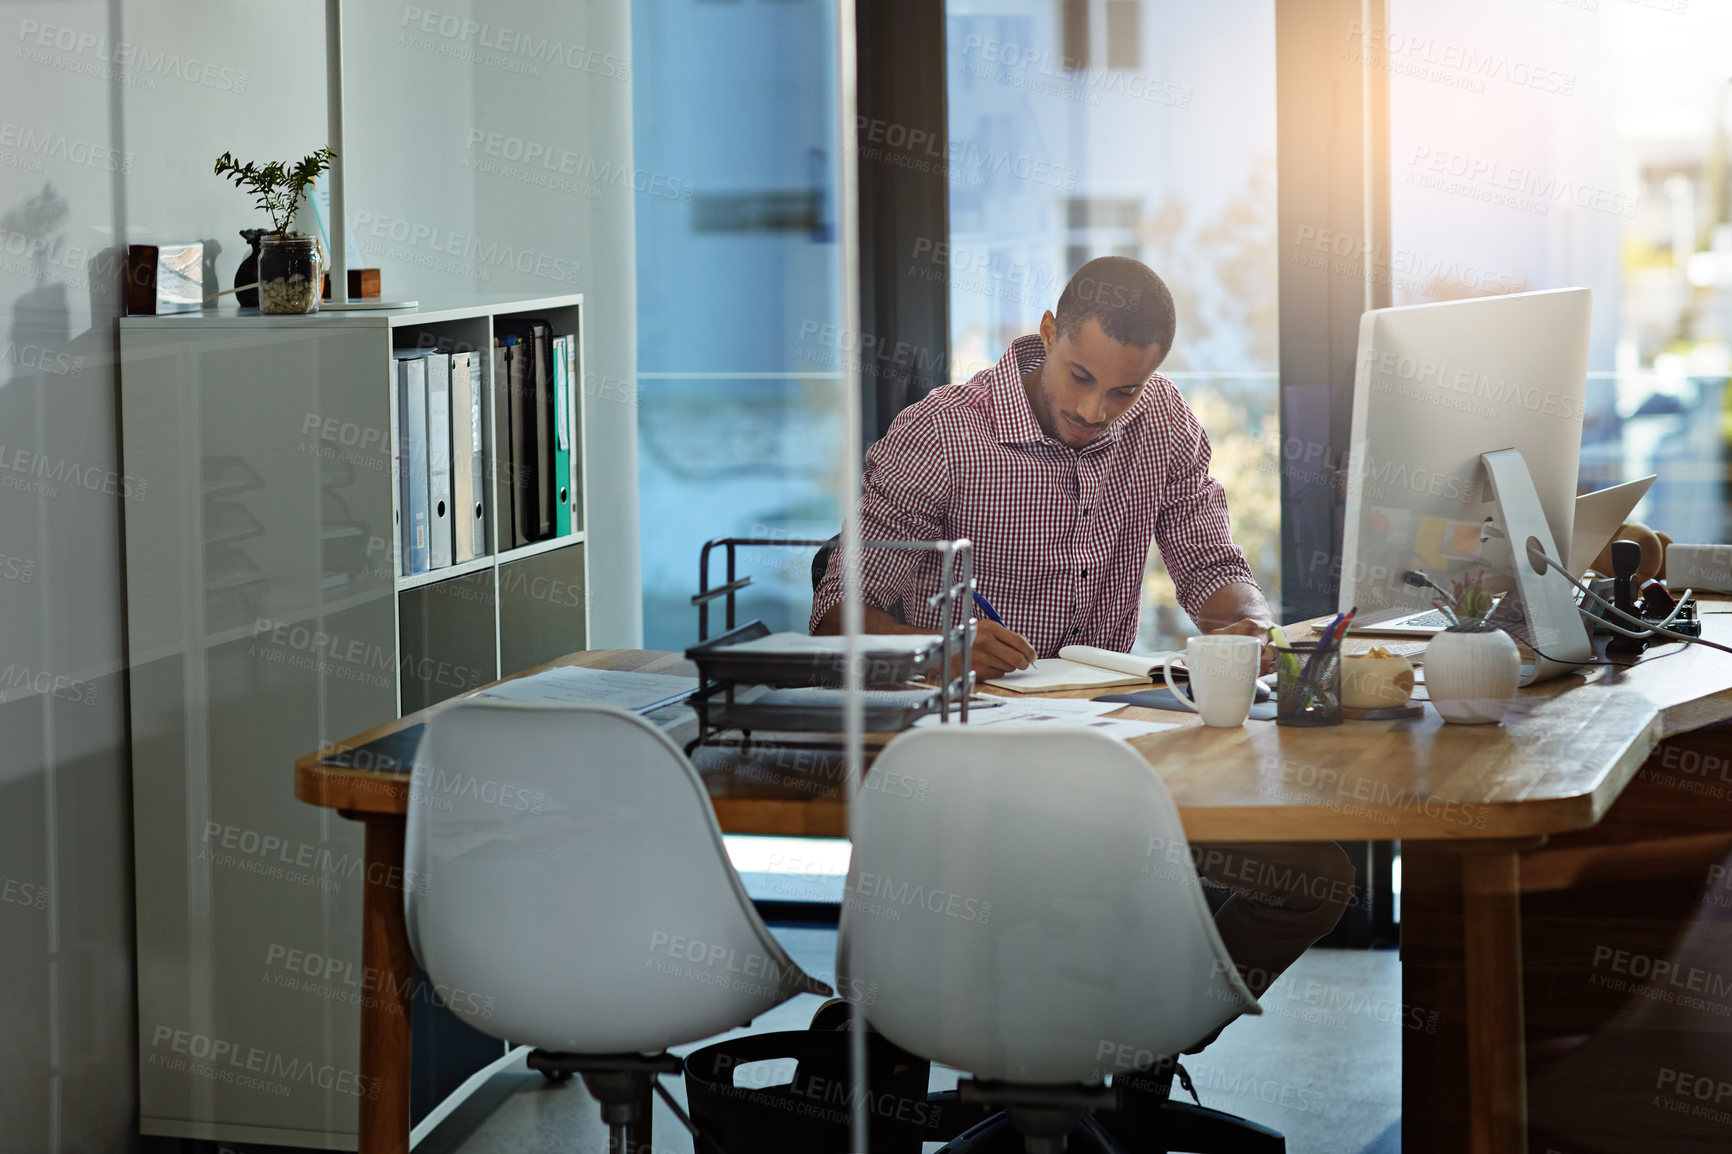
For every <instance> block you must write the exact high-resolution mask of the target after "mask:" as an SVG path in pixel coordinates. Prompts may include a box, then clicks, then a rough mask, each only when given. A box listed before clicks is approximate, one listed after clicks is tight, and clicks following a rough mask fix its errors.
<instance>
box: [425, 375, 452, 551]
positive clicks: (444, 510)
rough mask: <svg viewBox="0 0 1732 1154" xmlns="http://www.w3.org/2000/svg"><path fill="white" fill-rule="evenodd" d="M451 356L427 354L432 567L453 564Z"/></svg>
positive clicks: (429, 529) (428, 467)
mask: <svg viewBox="0 0 1732 1154" xmlns="http://www.w3.org/2000/svg"><path fill="white" fill-rule="evenodd" d="M451 461H452V453H451V355H450V354H449V353H431V354H429V355H428V357H427V519H428V530H427V536H428V558H427V567H428V568H429V569H444V568H447V567H449V566H450V564H451V544H452V542H451V523H452V520H453V518H452V516H451Z"/></svg>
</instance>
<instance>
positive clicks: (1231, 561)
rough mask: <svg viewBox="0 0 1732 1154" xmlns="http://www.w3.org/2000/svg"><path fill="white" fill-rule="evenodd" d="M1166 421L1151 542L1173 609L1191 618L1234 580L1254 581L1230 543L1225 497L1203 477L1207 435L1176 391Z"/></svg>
mask: <svg viewBox="0 0 1732 1154" xmlns="http://www.w3.org/2000/svg"><path fill="white" fill-rule="evenodd" d="M1168 387H1169V388H1171V386H1168ZM1168 421H1169V423H1168V427H1169V428H1170V429H1172V430H1173V434H1172V436H1173V439H1172V452H1171V454H1170V455H1169V457H1168V467H1167V478H1166V486H1165V488H1164V489H1163V490H1162V492H1161V508H1160V512H1159V513H1157V514H1156V517H1155V543H1156V544H1157V545H1158V546H1159V547H1160V550H1161V560H1162V561H1163V562H1165V563H1166V566H1167V573H1168V575H1169V576H1171V577H1172V579H1173V590H1174V592H1175V594H1176V595H1177V597H1178V601H1179V607H1180V608H1182V609H1183V610H1184V611H1185V612H1186V613H1188V614H1190V615H1191V617H1192V618H1193V619H1194V618H1195V617H1196V616H1197V615H1198V614H1199V613H1201V612H1202V608H1203V602H1205V601H1207V600H1208V599H1209V597H1210V596H1211V595H1212V594H1214V593H1216V592H1217V591H1219V590H1221V589H1224V588H1225V587H1227V586H1228V585H1231V584H1233V583H1234V582H1235V581H1243V582H1246V583H1247V584H1251V585H1255V584H1256V583H1257V578H1256V576H1255V575H1254V574H1252V572H1251V567H1250V565H1248V564H1246V562H1245V554H1244V551H1243V550H1241V549H1240V548H1239V547H1238V546H1237V545H1235V544H1234V543H1233V534H1232V531H1231V529H1230V528H1229V526H1228V522H1227V495H1226V493H1225V492H1224V491H1223V490H1222V489H1221V483H1220V482H1219V481H1217V480H1215V478H1213V477H1211V476H1210V475H1209V458H1210V456H1211V450H1210V448H1209V438H1208V435H1207V434H1206V433H1204V432H1203V426H1202V424H1201V423H1200V422H1199V421H1198V420H1197V417H1196V414H1194V413H1192V412H1191V407H1190V406H1189V405H1187V404H1186V403H1185V401H1184V398H1183V397H1180V396H1179V395H1178V392H1177V390H1174V391H1173V392H1172V393H1171V404H1170V406H1169V412H1168Z"/></svg>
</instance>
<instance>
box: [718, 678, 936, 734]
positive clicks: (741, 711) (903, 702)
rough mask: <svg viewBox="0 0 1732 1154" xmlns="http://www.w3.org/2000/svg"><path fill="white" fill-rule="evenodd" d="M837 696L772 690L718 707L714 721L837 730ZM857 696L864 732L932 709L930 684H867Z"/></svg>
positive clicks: (894, 727) (896, 727) (890, 729)
mask: <svg viewBox="0 0 1732 1154" xmlns="http://www.w3.org/2000/svg"><path fill="white" fill-rule="evenodd" d="M842 697H843V691H842V690H840V689H828V688H826V689H811V690H807V691H805V692H801V691H800V690H793V689H781V690H776V689H772V690H769V691H768V692H766V693H764V694H762V695H760V696H758V697H755V698H754V699H752V700H751V701H735V702H734V703H733V704H731V705H724V706H722V708H721V712H720V713H719V714H718V715H717V716H716V718H715V724H716V725H717V726H718V727H720V728H722V729H746V730H758V731H760V732H764V731H777V732H783V733H841V732H842ZM861 697H862V699H863V700H862V705H863V708H864V712H865V719H866V720H865V726H866V732H867V733H900V732H901V731H902V730H904V729H907V728H908V727H909V726H911V725H913V724H914V723H915V722H916V721H918V720H920V719H921V718H922V717H924V716H926V715H927V714H928V713H931V712H932V711H933V710H934V709H936V708H938V688H937V687H936V686H931V687H927V686H921V687H919V688H915V689H868V690H866V691H864V692H863V693H862V694H861ZM778 699H780V700H778Z"/></svg>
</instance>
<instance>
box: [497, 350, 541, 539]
mask: <svg viewBox="0 0 1732 1154" xmlns="http://www.w3.org/2000/svg"><path fill="white" fill-rule="evenodd" d="M512 339H513V338H509V337H508V338H507V340H508V341H509V340H512ZM532 360H533V355H532V354H531V352H530V349H529V346H528V345H527V344H525V343H524V342H523V341H522V340H517V343H515V344H507V345H506V347H505V365H506V378H507V380H506V396H507V398H508V402H509V405H510V409H511V460H510V461H509V462H507V468H509V469H510V470H511V543H512V544H513V545H527V544H529V543H530V542H531V541H539V540H540V539H541V538H540V537H539V536H537V535H536V527H537V525H538V524H539V520H538V513H539V511H538V510H537V508H536V504H535V497H536V494H537V493H538V492H539V491H540V485H539V483H538V482H539V478H538V477H537V476H536V475H535V436H536V430H535V427H536V420H535V393H534V389H535V385H534V374H533V372H532V370H531V362H532Z"/></svg>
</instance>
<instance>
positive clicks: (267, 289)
mask: <svg viewBox="0 0 1732 1154" xmlns="http://www.w3.org/2000/svg"><path fill="white" fill-rule="evenodd" d="M336 155H337V154H336V153H335V152H333V151H331V150H330V149H329V148H321V149H319V150H318V151H317V152H314V153H312V154H311V155H310V156H304V157H302V158H301V159H300V160H298V161H296V162H294V163H292V164H285V163H283V162H282V161H278V160H273V161H271V162H270V163H269V164H264V165H260V164H255V163H254V162H252V161H247V162H246V163H244V164H243V163H242V162H241V161H239V160H236V159H235V157H234V155H233V154H232V153H228V152H225V153H223V154H222V155H221V156H219V157H217V162H216V174H217V175H218V176H226V177H228V178H229V180H231V181H233V182H234V185H235V187H236V188H239V189H243V190H245V191H248V192H251V193H252V194H253V197H254V201H253V203H254V204H255V205H256V206H257V207H258V208H260V209H262V210H263V211H264V213H265V215H266V216H268V217H270V219H271V231H270V232H268V233H266V234H265V235H264V236H263V237H262V238H261V240H260V243H259V311H260V312H264V313H310V312H316V311H318V308H319V296H320V293H321V290H322V289H323V286H324V259H323V256H322V254H321V253H320V251H319V242H318V238H317V237H313V236H309V235H307V234H306V233H298V232H290V231H289V229H290V227H291V225H292V223H293V221H294V217H295V208H296V206H297V205H299V204H300V200H301V194H302V193H303V192H305V191H306V190H307V189H308V188H310V187H311V186H312V184H313V182H314V181H315V180H317V179H318V178H319V176H320V174H322V173H323V172H324V171H325V170H326V169H327V168H329V167H330V165H331V160H332V158H334V157H335V156H336Z"/></svg>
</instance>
